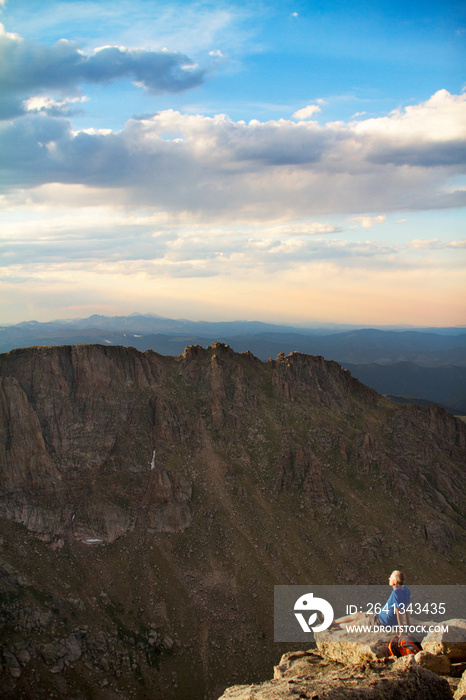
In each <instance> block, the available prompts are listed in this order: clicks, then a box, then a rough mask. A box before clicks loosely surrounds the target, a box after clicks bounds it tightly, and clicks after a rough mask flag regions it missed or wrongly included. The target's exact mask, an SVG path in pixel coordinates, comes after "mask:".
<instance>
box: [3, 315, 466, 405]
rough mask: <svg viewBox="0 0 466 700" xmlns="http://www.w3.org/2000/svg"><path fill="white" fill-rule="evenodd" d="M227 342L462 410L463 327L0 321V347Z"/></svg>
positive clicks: (172, 348)
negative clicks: (311, 362)
mask: <svg viewBox="0 0 466 700" xmlns="http://www.w3.org/2000/svg"><path fill="white" fill-rule="evenodd" d="M215 341H220V342H224V343H227V344H228V345H229V346H230V347H231V348H233V350H235V351H236V352H245V351H248V350H249V351H250V352H252V353H253V355H255V356H256V357H258V358H259V359H261V360H267V359H268V358H269V357H272V358H275V357H277V355H279V354H280V353H281V352H284V353H285V354H289V353H290V352H294V351H298V352H302V353H306V354H310V355H321V356H323V357H325V359H327V360H336V361H337V362H339V363H340V364H342V365H344V366H345V367H346V368H347V369H349V370H350V372H351V373H352V374H353V375H354V376H355V377H357V378H358V379H360V380H361V381H362V382H364V383H365V384H367V385H369V386H371V387H373V388H374V389H376V390H377V391H379V392H380V393H384V394H391V395H396V396H402V397H403V396H404V397H414V398H417V399H420V400H422V403H425V402H426V401H432V402H436V403H439V404H441V405H443V406H445V407H446V408H448V410H450V411H451V412H453V413H457V414H466V328H462V327H458V328H422V329H416V330H413V329H403V328H400V329H397V330H394V329H386V328H383V329H380V328H355V327H351V326H330V325H327V326H325V327H322V328H301V327H294V326H288V325H283V324H282V325H277V324H269V323H262V322H260V321H227V322H207V321H190V320H187V319H169V318H164V317H162V316H158V315H156V314H138V313H134V314H131V315H130V316H116V317H108V316H101V315H93V316H90V317H89V318H84V319H71V320H58V321H51V322H48V323H40V322H37V321H30V322H24V323H18V324H16V325H9V326H6V325H5V326H0V352H7V351H9V350H12V349H15V348H21V347H29V346H40V345H82V344H86V345H88V344H96V343H97V344H101V345H109V346H117V345H122V346H126V347H128V346H131V347H135V348H136V349H138V350H142V351H145V350H148V349H152V350H155V351H156V352H158V353H160V354H162V355H174V356H177V355H180V354H182V353H183V351H184V349H185V347H186V346H188V345H200V346H202V347H207V346H208V345H210V344H211V343H212V342H215Z"/></svg>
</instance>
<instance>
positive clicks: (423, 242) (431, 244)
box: [410, 238, 466, 250]
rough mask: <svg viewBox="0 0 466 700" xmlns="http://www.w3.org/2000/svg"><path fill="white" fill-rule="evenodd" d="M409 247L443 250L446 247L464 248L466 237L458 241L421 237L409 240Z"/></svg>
mask: <svg viewBox="0 0 466 700" xmlns="http://www.w3.org/2000/svg"><path fill="white" fill-rule="evenodd" d="M410 247H411V248H416V249H426V250H445V249H448V248H453V249H460V248H466V238H464V239H463V240H460V241H441V240H440V239H439V238H430V239H421V238H417V239H415V240H413V241H411V244H410Z"/></svg>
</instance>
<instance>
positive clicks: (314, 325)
mask: <svg viewBox="0 0 466 700" xmlns="http://www.w3.org/2000/svg"><path fill="white" fill-rule="evenodd" d="M99 316H100V317H102V318H106V319H115V318H128V317H137V316H142V317H153V318H154V319H160V320H167V321H179V322H182V321H186V322H188V323H211V324H222V323H225V324H229V323H231V324H235V323H238V324H240V323H244V324H248V323H251V324H254V323H257V324H264V325H271V326H277V327H289V328H301V329H317V330H318V329H319V328H322V329H325V328H328V329H330V328H335V329H344V328H348V329H361V330H364V329H371V328H374V329H378V330H403V329H405V330H416V329H420V330H422V329H426V328H427V329H431V328H432V329H435V328H438V329H439V330H443V329H456V328H457V329H458V330H461V329H462V328H464V329H465V331H466V324H456V325H454V326H447V325H441V326H424V325H422V326H421V325H410V324H403V323H394V324H381V323H374V324H370V323H360V324H353V323H345V322H343V321H341V322H339V321H312V320H310V321H308V322H307V323H291V322H287V321H286V320H274V319H263V318H244V317H232V318H223V317H218V318H217V317H215V318H208V317H199V318H188V317H187V316H180V317H171V316H165V315H163V314H158V313H155V312H151V311H147V312H144V313H142V312H139V311H133V312H130V313H129V314H120V313H116V314H114V315H113V314H104V313H99V312H95V313H93V314H90V315H88V316H75V317H69V318H58V317H53V318H52V317H51V318H47V319H44V320H39V319H37V318H24V319H21V320H17V321H12V322H6V321H2V320H1V319H0V327H2V326H5V327H6V326H13V325H18V324H21V323H73V322H77V321H83V320H86V319H88V318H92V317H99Z"/></svg>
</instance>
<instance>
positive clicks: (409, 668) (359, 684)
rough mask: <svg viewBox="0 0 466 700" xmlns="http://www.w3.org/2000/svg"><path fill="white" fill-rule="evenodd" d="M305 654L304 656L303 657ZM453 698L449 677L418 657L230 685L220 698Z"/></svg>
mask: <svg viewBox="0 0 466 700" xmlns="http://www.w3.org/2000/svg"><path fill="white" fill-rule="evenodd" d="M303 658H304V657H303ZM299 697H301V698H319V699H321V700H324V699H325V700H341V698H343V697H344V698H345V700H451V691H450V687H449V685H448V683H447V681H446V680H445V679H444V678H441V677H440V676H438V675H437V674H435V673H432V672H431V671H428V670H427V669H425V668H422V666H419V665H418V664H417V663H416V661H415V659H414V657H413V656H410V657H404V658H401V659H397V660H396V661H388V660H387V661H364V662H362V663H359V664H354V665H349V666H342V667H341V668H340V669H339V670H335V671H332V672H331V673H328V674H324V675H321V676H318V677H316V678H312V677H301V676H300V677H296V678H286V677H283V678H275V679H274V680H271V681H267V682H266V683H262V684H260V685H240V686H239V685H237V686H233V687H232V688H228V689H227V690H226V691H225V692H224V694H223V695H222V696H221V698H219V700H294V699H295V698H299Z"/></svg>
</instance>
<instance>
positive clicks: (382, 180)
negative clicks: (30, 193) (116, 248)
mask: <svg viewBox="0 0 466 700" xmlns="http://www.w3.org/2000/svg"><path fill="white" fill-rule="evenodd" d="M465 115H466V95H450V94H449V93H448V92H446V91H445V90H442V91H440V92H439V93H436V95H434V96H433V97H432V98H431V99H430V100H428V101H427V102H425V103H422V104H420V105H416V106H413V107H408V108H407V109H406V110H405V111H404V112H395V113H392V114H390V115H388V116H387V117H381V118H379V119H368V120H365V121H362V122H361V121H358V122H349V123H344V122H335V123H328V124H324V125H320V124H318V123H316V122H314V121H299V122H295V121H291V120H285V119H280V120H277V121H268V122H259V121H257V120H252V121H250V122H249V123H245V122H243V121H239V122H234V121H232V120H231V119H229V118H228V117H227V116H226V115H217V116H215V117H205V116H202V115H192V114H182V113H180V112H177V111H175V110H165V111H162V112H160V113H158V114H156V115H154V116H153V117H152V118H150V119H139V120H137V119H133V120H130V121H128V122H127V123H126V125H125V128H124V129H122V130H121V131H119V132H112V131H109V130H106V131H98V130H80V131H74V130H73V129H72V127H71V124H70V122H69V121H68V120H67V119H64V118H57V117H51V116H50V115H49V114H46V113H41V112H40V111H39V112H29V113H28V114H26V115H25V116H22V117H20V118H18V119H16V120H15V121H13V122H11V123H4V124H3V125H2V126H1V127H0V149H1V151H2V156H3V157H2V162H3V163H4V164H5V166H4V170H3V176H2V177H3V183H4V186H5V187H7V186H8V187H11V186H14V187H34V186H40V185H43V184H46V183H52V182H53V183H65V184H66V183H67V184H81V185H84V186H86V187H93V188H107V189H108V188H110V189H113V188H120V192H121V197H122V198H126V200H127V201H128V202H133V203H135V204H145V205H150V206H155V207H161V208H164V209H166V210H171V211H191V212H198V213H202V214H203V215H205V216H221V217H222V216H225V215H226V214H228V215H229V216H231V217H233V219H237V220H238V219H241V218H246V219H248V220H253V219H255V218H256V219H262V220H270V219H273V218H277V217H281V218H283V219H288V220H290V219H292V218H294V219H297V218H299V217H300V216H308V215H317V214H327V213H345V214H355V215H360V216H361V217H362V218H359V219H358V221H360V222H361V225H362V226H363V227H364V228H367V227H370V226H372V225H374V224H375V223H380V221H381V219H380V218H378V217H379V215H375V216H374V215H372V214H371V212H377V211H378V212H380V211H403V210H414V209H431V208H442V207H452V206H459V205H461V204H464V203H465V202H466V192H465V191H464V190H460V189H458V190H455V189H452V187H450V178H454V176H455V175H456V174H457V173H459V172H461V167H460V165H459V164H460V163H461V164H462V163H464V161H465V160H466V126H465V125H466V119H465ZM424 120H425V122H426V123H424ZM440 127H441V128H440ZM453 152H454V153H455V158H452V157H451V154H452V153H453ZM383 154H384V155H383ZM421 154H423V157H422V158H421Z"/></svg>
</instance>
